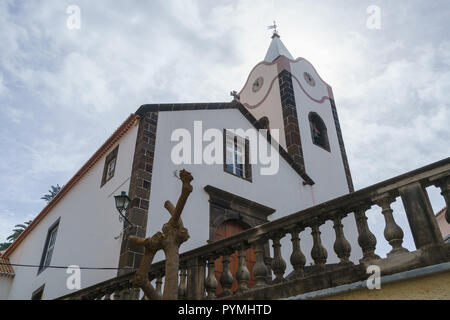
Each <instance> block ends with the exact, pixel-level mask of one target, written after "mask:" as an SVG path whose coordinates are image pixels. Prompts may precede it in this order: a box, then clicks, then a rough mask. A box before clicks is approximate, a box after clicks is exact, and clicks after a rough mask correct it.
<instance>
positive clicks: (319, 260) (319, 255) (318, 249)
mask: <svg viewBox="0 0 450 320" xmlns="http://www.w3.org/2000/svg"><path fill="white" fill-rule="evenodd" d="M321 224H322V223H321V221H318V220H314V221H313V222H312V223H311V235H312V237H313V242H314V245H313V247H312V249H311V257H312V258H313V260H314V264H315V266H316V267H317V268H318V269H319V270H323V269H325V263H326V262H327V258H328V253H327V250H326V249H325V247H324V246H323V245H322V240H321V238H320V226H321Z"/></svg>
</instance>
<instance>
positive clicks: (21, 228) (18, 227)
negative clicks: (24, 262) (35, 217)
mask: <svg viewBox="0 0 450 320" xmlns="http://www.w3.org/2000/svg"><path fill="white" fill-rule="evenodd" d="M30 223H31V220H30V221H26V222H24V223H23V224H16V225H15V226H14V229H13V233H12V234H11V235H10V236H9V237H8V238H6V240H7V241H9V242H10V244H11V243H13V242H14V241H16V240H17V238H18V237H19V236H20V235H21V234H22V232H24V230H25V229H26V228H27V227H28V226H29V225H30ZM8 247H9V246H8Z"/></svg>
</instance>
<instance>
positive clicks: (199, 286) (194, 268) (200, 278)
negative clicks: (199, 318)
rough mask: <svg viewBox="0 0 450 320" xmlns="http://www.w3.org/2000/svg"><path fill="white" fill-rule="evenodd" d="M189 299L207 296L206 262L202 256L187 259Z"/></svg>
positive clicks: (199, 298) (187, 292)
mask: <svg viewBox="0 0 450 320" xmlns="http://www.w3.org/2000/svg"><path fill="white" fill-rule="evenodd" d="M186 263H187V270H188V274H187V291H186V295H187V299H188V300H202V299H204V296H205V285H204V283H205V278H206V272H205V262H204V261H203V258H201V257H195V258H192V259H191V260H189V261H187V262H186Z"/></svg>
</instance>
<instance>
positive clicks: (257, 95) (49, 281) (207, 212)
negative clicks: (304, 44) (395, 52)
mask: <svg viewBox="0 0 450 320" xmlns="http://www.w3.org/2000/svg"><path fill="white" fill-rule="evenodd" d="M233 96H234V99H233V101H231V102H219V103H216V102H211V103H178V104H145V105H142V106H141V107H139V108H138V109H137V110H136V111H135V112H134V113H132V114H131V115H130V116H129V117H128V118H127V119H125V121H124V122H123V123H122V125H121V126H120V127H119V128H118V129H117V130H116V131H115V132H114V133H113V134H112V135H111V136H110V137H109V139H108V140H107V141H106V142H105V143H104V144H103V145H102V146H100V148H99V149H98V150H97V152H96V153H95V154H94V155H92V157H91V158H90V159H89V160H88V161H87V162H86V163H85V164H84V165H83V167H82V168H81V169H80V170H79V171H78V172H77V173H76V174H75V175H74V176H73V178H72V179H71V180H70V181H69V182H67V183H66V184H65V186H64V188H63V189H62V190H61V192H60V193H59V194H58V195H57V196H56V197H55V198H54V199H53V200H52V201H51V202H50V203H49V204H48V205H47V206H46V207H45V208H44V209H43V210H42V211H41V212H40V213H39V215H38V216H37V217H36V218H35V219H34V221H33V222H32V223H31V225H30V226H29V227H28V228H27V229H26V230H25V231H24V232H23V233H22V235H21V236H20V237H19V238H18V239H17V241H15V242H14V243H13V244H12V245H11V246H10V247H9V249H8V250H7V251H6V252H5V253H4V254H3V256H2V261H8V263H10V264H11V265H12V267H11V268H6V267H5V268H4V269H5V270H6V269H7V270H8V272H7V273H5V274H3V273H1V274H0V279H1V281H0V299H55V298H58V297H61V296H64V295H67V294H69V293H72V292H73V290H72V289H70V288H68V286H67V283H66V282H67V278H68V276H69V275H68V274H67V272H66V269H64V268H54V267H55V266H79V267H81V288H86V287H90V286H92V285H95V284H96V283H99V282H102V281H105V280H108V279H111V278H113V277H115V276H117V275H120V274H123V273H126V272H127V270H130V269H131V270H134V268H137V267H138V266H139V263H140V261H141V258H142V254H143V252H142V249H141V248H139V247H137V246H135V245H134V244H132V243H130V242H129V241H128V239H127V236H124V235H129V234H130V233H132V234H134V235H137V236H140V237H148V236H151V235H153V234H154V233H155V232H158V231H159V230H161V227H162V225H163V224H164V223H166V222H167V221H168V219H169V215H168V214H167V212H165V210H164V203H165V201H166V200H170V201H172V202H174V201H176V199H177V198H178V195H179V193H180V183H179V180H178V179H177V177H176V175H177V173H176V172H177V171H179V170H181V169H186V170H188V171H189V172H191V173H192V176H193V177H194V180H193V181H192V185H193V188H194V190H193V192H192V194H191V195H190V197H189V199H188V201H187V204H186V207H185V210H184V211H183V215H182V218H183V222H184V225H185V227H186V228H187V229H188V230H189V233H190V239H189V240H188V241H187V242H186V243H184V244H183V245H182V247H181V249H180V251H181V252H185V251H188V250H192V249H194V248H197V247H199V246H203V245H206V244H208V243H211V242H214V241H217V240H220V239H223V238H225V237H228V236H231V235H233V234H235V233H238V232H241V231H243V230H245V229H248V228H253V227H255V226H258V225H261V224H264V223H266V222H268V221H273V220H275V219H279V218H281V217H284V216H287V215H290V214H292V213H294V212H298V211H300V210H303V209H306V208H310V207H313V206H315V205H318V204H321V203H324V202H327V201H329V200H332V199H335V198H338V197H340V196H343V195H345V194H348V193H352V192H353V191H354V190H353V183H352V176H351V173H350V168H349V163H348V159H347V155H346V150H345V146H344V139H343V135H342V132H341V126H340V123H339V118H338V112H337V109H338V107H337V106H336V103H335V100H334V94H333V90H332V88H331V86H330V85H329V84H327V83H326V82H325V81H324V80H323V79H322V78H321V76H320V75H319V74H318V73H317V71H316V69H315V68H314V66H313V65H312V64H311V63H310V62H309V61H308V60H306V59H304V58H294V56H292V54H291V53H290V52H289V50H288V49H287V48H286V46H285V45H284V44H283V42H282V41H281V38H280V35H279V34H278V33H277V32H276V31H275V32H274V33H273V36H272V39H271V43H270V46H269V48H268V50H267V54H266V55H265V58H264V60H263V61H261V62H259V63H257V64H256V65H255V67H254V68H253V69H252V70H251V71H250V73H249V75H248V78H247V81H246V82H245V84H243V87H242V89H241V90H240V91H239V92H233ZM214 132H216V133H217V132H220V133H221V138H218V137H217V136H216V135H214V134H212V133H214ZM252 132H255V134H252ZM189 137H191V140H189V141H188V138H189ZM255 138H256V139H255ZM218 140H220V141H218ZM212 145H213V146H219V148H222V149H221V150H217V148H216V149H215V152H216V154H215V155H216V156H217V155H218V154H219V158H223V159H222V160H223V161H215V162H212V163H211V161H209V160H208V159H206V158H205V156H204V154H205V153H208V146H212ZM182 147H184V148H182ZM219 151H220V152H219ZM217 152H218V153H217ZM262 155H265V156H266V157H262ZM216 158H217V157H216ZM186 159H188V160H189V159H190V160H191V161H186ZM272 169H273V170H272ZM174 173H175V174H174ZM122 192H125V193H126V194H127V195H128V197H129V198H130V199H131V202H130V205H129V208H128V210H127V212H126V217H127V220H129V221H130V222H131V223H132V224H133V226H132V227H130V226H129V225H128V222H127V221H123V220H122V219H119V215H118V213H117V210H116V207H115V201H114V197H115V196H118V195H120V194H121V193H122ZM342 223H343V225H344V229H345V234H346V236H347V240H348V241H349V242H350V244H351V246H352V248H353V250H352V252H351V256H350V260H352V261H358V260H359V259H360V258H361V256H362V251H361V250H360V249H359V246H358V245H357V243H358V242H357V238H358V233H357V227H356V222H355V217H354V215H353V214H350V215H348V216H347V217H346V218H344V219H343V220H342ZM320 231H321V233H322V241H323V246H324V247H325V248H326V249H327V251H328V253H329V255H328V263H333V262H339V259H338V257H337V256H336V254H335V253H334V251H333V243H334V241H335V233H334V230H333V224H332V223H331V222H330V221H328V222H327V223H325V224H324V225H322V226H321V227H320ZM283 241H287V242H290V241H289V239H287V238H286V239H283ZM301 241H302V247H304V252H310V251H311V247H312V246H313V238H312V236H311V233H310V232H308V233H307V234H306V233H304V234H302V239H301ZM288 247H289V246H288V245H284V246H283V248H288ZM270 250H271V248H269V247H268V246H267V248H266V251H265V254H266V256H267V258H268V260H270V256H271V253H270ZM283 254H284V253H283ZM162 259H164V256H163V254H162V253H160V254H159V255H158V256H157V258H156V260H155V261H157V260H162ZM248 259H249V261H248V263H249V264H250V266H251V264H252V261H250V260H251V258H248ZM307 259H308V261H307V265H309V264H310V263H311V261H310V258H307ZM17 265H39V267H38V268H25V267H18V266H17ZM96 268H97V269H96ZM249 269H251V267H250V268H249ZM2 270H3V269H2Z"/></svg>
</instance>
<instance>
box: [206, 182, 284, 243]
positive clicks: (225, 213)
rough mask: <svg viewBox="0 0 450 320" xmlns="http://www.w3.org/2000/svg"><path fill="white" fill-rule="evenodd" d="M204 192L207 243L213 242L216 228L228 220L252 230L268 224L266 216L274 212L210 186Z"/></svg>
mask: <svg viewBox="0 0 450 320" xmlns="http://www.w3.org/2000/svg"><path fill="white" fill-rule="evenodd" d="M204 190H205V191H206V192H207V193H208V194H209V204H210V210H209V240H208V242H212V241H214V237H215V235H216V230H217V228H218V227H219V226H220V225H221V224H222V223H224V222H226V221H228V220H236V221H239V222H240V223H243V224H244V225H246V226H247V227H248V228H253V227H256V226H259V225H261V224H263V223H266V222H268V221H269V220H268V216H270V215H271V214H273V213H274V212H275V209H272V208H270V207H267V206H264V205H262V204H259V203H257V202H254V201H251V200H248V199H245V198H243V197H240V196H238V195H235V194H233V193H230V192H227V191H224V190H221V189H219V188H216V187H213V186H211V185H207V186H206V187H205V188H204Z"/></svg>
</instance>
